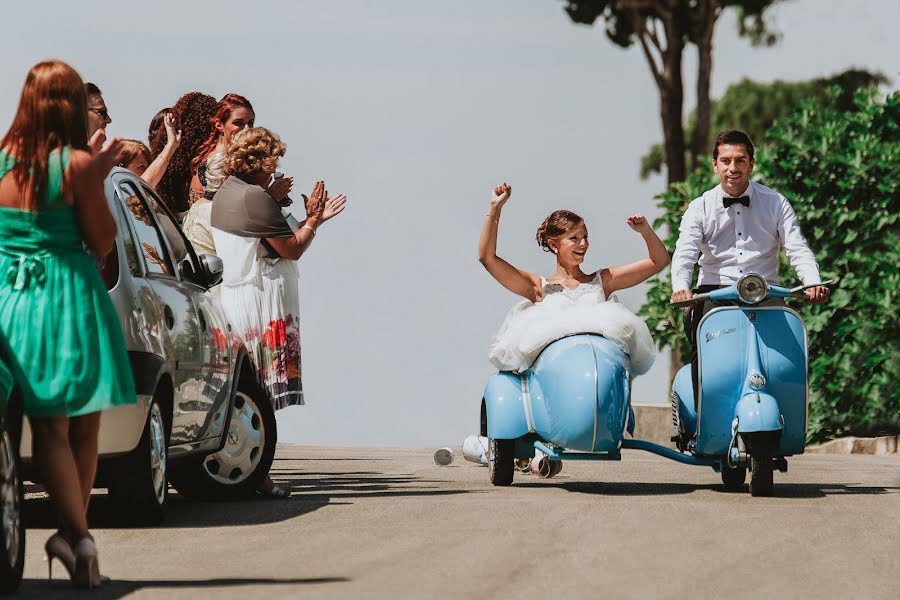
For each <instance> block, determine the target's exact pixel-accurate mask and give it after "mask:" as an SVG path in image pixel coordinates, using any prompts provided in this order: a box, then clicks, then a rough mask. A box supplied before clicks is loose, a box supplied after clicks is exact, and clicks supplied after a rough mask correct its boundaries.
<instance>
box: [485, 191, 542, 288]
mask: <svg viewBox="0 0 900 600" xmlns="http://www.w3.org/2000/svg"><path fill="white" fill-rule="evenodd" d="M511 194H512V188H511V187H510V186H509V184H507V183H502V184H500V185H498V186H497V187H495V188H494V191H493V194H491V204H490V207H489V208H488V212H487V217H486V218H485V221H484V225H482V226H481V238H480V239H479V240H478V261H479V262H480V263H481V264H482V265H484V268H485V269H487V272H488V273H490V274H491V277H493V278H494V279H496V280H497V281H498V282H499V283H500V285H502V286H503V287H505V288H506V289H508V290H509V291H511V292H513V293H514V294H518V295H520V296H522V297H523V298H526V299H528V300H531V301H532V302H537V301H538V300H540V299H541V298H540V294H541V278H540V277H538V276H537V275H534V274H532V273H528V272H526V271H522V270H521V269H517V268H516V267H514V266H512V265H511V264H509V263H508V262H506V261H505V260H503V259H502V258H500V257H499V256H497V228H498V226H499V224H500V212H501V211H502V210H503V205H504V204H506V201H507V200H509V197H510V195H511Z"/></svg>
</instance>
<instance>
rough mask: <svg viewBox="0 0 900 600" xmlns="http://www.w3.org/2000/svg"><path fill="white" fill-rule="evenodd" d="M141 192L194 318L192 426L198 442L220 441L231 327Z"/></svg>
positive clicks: (164, 219)
mask: <svg viewBox="0 0 900 600" xmlns="http://www.w3.org/2000/svg"><path fill="white" fill-rule="evenodd" d="M141 191H142V192H143V194H144V196H145V198H146V199H147V200H148V204H149V205H150V206H151V208H153V211H154V215H155V217H156V220H157V222H158V223H159V225H160V229H161V231H162V233H163V237H164V241H165V242H166V244H167V246H168V249H169V252H170V255H171V256H172V257H173V258H174V261H173V262H174V263H175V270H176V274H177V275H178V277H179V279H180V283H181V289H182V290H183V291H184V292H185V293H186V294H188V295H189V296H190V303H191V306H192V307H193V314H194V315H195V316H196V320H197V323H196V325H197V328H198V340H199V346H198V349H199V361H200V362H199V365H198V369H197V370H198V377H199V388H198V394H197V398H196V402H197V403H198V404H197V407H196V408H197V410H196V411H195V413H196V414H195V415H194V417H195V423H194V425H195V426H196V427H197V428H198V436H199V439H208V438H211V437H219V436H220V435H221V433H222V430H223V429H224V426H225V416H226V409H227V408H228V402H229V400H230V391H231V390H230V386H229V377H230V374H231V371H230V368H229V365H230V361H231V355H232V348H231V344H230V343H229V341H230V338H231V327H230V325H228V322H227V321H226V320H225V317H224V313H223V312H222V310H221V307H219V306H218V301H217V300H215V299H214V298H213V297H212V296H211V295H210V294H209V292H208V290H207V286H206V280H205V275H204V271H203V269H202V267H201V265H200V261H199V259H198V257H197V255H196V254H195V253H194V249H193V247H192V246H191V243H190V242H189V241H188V240H187V238H186V237H185V235H184V232H183V231H182V230H181V227H180V226H179V225H178V224H177V223H176V222H175V220H174V219H173V218H172V216H171V214H170V213H169V212H168V211H167V210H165V209H164V208H163V207H162V202H160V201H159V200H158V199H157V197H156V194H155V192H153V191H152V190H151V189H150V188H149V186H147V184H145V183H143V182H141Z"/></svg>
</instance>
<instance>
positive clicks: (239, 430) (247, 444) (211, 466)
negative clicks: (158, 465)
mask: <svg viewBox="0 0 900 600" xmlns="http://www.w3.org/2000/svg"><path fill="white" fill-rule="evenodd" d="M265 443H266V433H265V430H264V429H263V424H262V414H261V413H260V411H259V407H258V406H257V405H256V403H255V402H254V401H253V399H252V398H250V396H248V395H247V394H245V393H243V392H238V393H237V396H236V397H235V399H234V412H233V414H232V415H231V424H230V425H229V426H228V435H227V436H226V437H225V447H224V448H222V450H220V451H219V452H216V453H215V454H211V455H210V456H208V457H207V458H206V460H205V461H203V467H204V468H205V469H206V471H207V473H209V475H210V477H212V478H213V479H214V480H216V481H218V482H220V483H225V484H228V485H234V484H236V483H240V482H241V481H243V480H244V479H246V478H247V477H249V476H250V474H251V473H253V472H254V471H255V470H256V466H257V465H258V464H259V461H260V459H261V458H262V450H263V447H264V446H265Z"/></svg>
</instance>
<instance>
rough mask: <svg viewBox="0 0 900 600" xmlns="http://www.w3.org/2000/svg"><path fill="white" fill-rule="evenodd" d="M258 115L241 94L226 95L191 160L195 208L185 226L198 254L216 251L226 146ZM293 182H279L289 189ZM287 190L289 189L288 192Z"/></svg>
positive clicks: (185, 220)
mask: <svg viewBox="0 0 900 600" xmlns="http://www.w3.org/2000/svg"><path fill="white" fill-rule="evenodd" d="M255 120H256V115H255V114H254V112H253V106H252V105H251V104H250V101H249V100H247V99H246V98H244V97H243V96H240V95H238V94H225V96H224V97H223V98H222V99H221V100H219V104H218V106H217V108H216V114H215V115H213V118H212V125H213V130H212V132H210V134H209V137H208V138H207V139H206V141H205V142H203V144H202V145H201V146H200V148H199V150H197V155H196V156H195V157H194V159H193V160H192V161H191V172H192V173H193V177H192V178H191V192H190V194H191V208H190V210H188V213H187V214H186V215H185V216H184V222H183V223H182V229H184V234H185V235H186V236H187V238H188V239H189V240H191V243H192V244H193V246H194V250H196V251H197V254H215V253H216V246H215V243H214V242H213V238H212V231H210V226H209V216H210V211H211V210H212V203H211V202H210V200H212V197H213V196H214V195H215V193H216V191H217V190H218V189H219V186H221V185H222V182H224V181H225V170H224V165H225V149H226V148H228V146H229V145H230V144H231V138H232V137H233V136H234V134H236V133H238V132H239V131H243V130H244V129H246V128H248V127H253V122H254V121H255ZM290 184H291V181H288V180H286V181H284V182H282V183H281V184H279V186H280V188H281V187H283V186H285V185H287V186H288V188H285V189H287V190H288V191H289V186H290ZM286 193H287V191H285V194H286Z"/></svg>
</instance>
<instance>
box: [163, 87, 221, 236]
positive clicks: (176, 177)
mask: <svg viewBox="0 0 900 600" xmlns="http://www.w3.org/2000/svg"><path fill="white" fill-rule="evenodd" d="M217 104H218V103H217V102H216V99H215V98H213V97H212V96H207V95H206V94H201V93H200V92H190V93H188V94H185V95H184V96H182V97H181V98H179V99H178V102H176V103H175V105H174V106H173V107H172V110H171V111H170V113H169V114H171V115H172V116H173V117H174V119H175V127H176V129H180V130H181V144H180V145H179V146H178V149H177V150H175V152H174V153H173V155H172V159H171V160H170V161H169V168H168V169H166V172H165V174H164V175H163V176H162V179H160V182H159V185H157V186H156V191H157V192H159V195H160V197H161V198H162V199H163V201H164V202H165V203H166V205H167V206H168V207H169V209H170V210H171V211H172V212H173V213H175V215H176V216H178V218H179V219H181V217H183V216H184V213H186V212H187V210H188V209H189V208H190V207H191V198H190V187H191V176H192V173H191V161H192V160H193V158H194V156H196V154H197V150H198V149H199V148H200V145H201V144H202V143H203V142H204V141H205V140H206V139H207V138H209V134H210V133H211V131H212V121H211V119H212V117H213V115H214V114H215V112H216V106H217ZM164 129H165V128H160V129H159V130H157V132H156V135H154V136H153V139H151V140H150V150H151V151H152V153H153V156H159V154H160V153H162V151H163V149H164V147H165V144H166V137H167V136H166V132H165V131H164Z"/></svg>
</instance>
